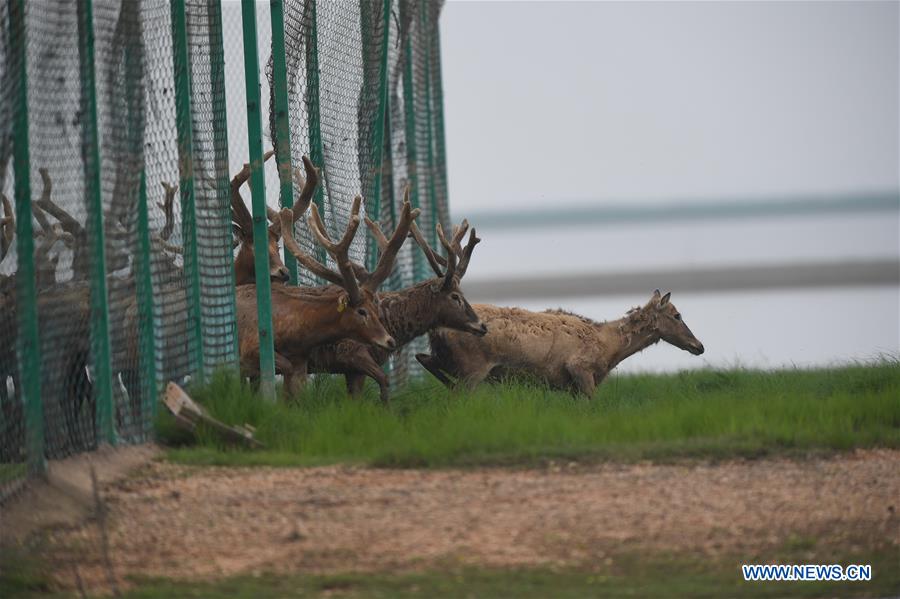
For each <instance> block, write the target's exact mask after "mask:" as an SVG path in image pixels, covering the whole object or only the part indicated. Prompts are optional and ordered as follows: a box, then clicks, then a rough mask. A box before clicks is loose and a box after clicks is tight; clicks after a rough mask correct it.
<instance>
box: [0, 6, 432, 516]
mask: <svg viewBox="0 0 900 599" xmlns="http://www.w3.org/2000/svg"><path fill="white" fill-rule="evenodd" d="M237 8H239V7H237V6H235V5H234V4H231V5H228V4H224V5H223V4H222V3H220V2H218V1H217V0H171V1H162V0H142V1H138V0H93V1H92V0H78V1H73V2H26V1H25V0H0V83H2V85H0V192H2V197H0V219H2V221H0V222H2V225H3V226H2V229H0V339H2V341H0V500H2V498H5V497H8V496H9V495H10V494H11V493H13V492H14V491H15V490H16V489H17V488H19V487H20V486H21V484H22V482H23V481H24V480H26V479H27V477H28V474H29V473H35V472H40V471H41V470H42V468H43V466H44V464H45V460H47V459H58V458H63V457H66V456H69V455H72V454H73V453H77V452H81V451H86V450H90V449H93V448H95V447H97V446H98V445H99V444H102V443H111V444H117V443H137V442H142V441H144V440H147V439H148V438H149V437H150V436H151V435H152V423H153V418H154V413H155V410H156V404H157V396H158V393H159V392H160V391H161V389H162V388H163V386H164V384H165V383H166V382H168V381H172V380H174V381H176V382H182V383H183V382H185V381H187V380H191V379H203V378H205V377H207V376H208V375H209V374H210V373H212V372H213V371H214V370H216V369H219V368H223V367H224V368H234V367H236V365H237V338H236V335H237V332H236V325H235V303H234V302H235V299H234V298H235V296H234V271H233V260H234V249H233V248H234V244H233V236H232V232H231V211H230V187H229V183H230V179H231V177H232V176H233V175H234V174H235V172H236V170H237V169H239V168H240V165H241V164H243V162H245V161H247V160H248V157H247V150H246V148H247V139H248V138H247V120H246V115H245V114H244V113H243V110H245V104H244V97H245V96H244V83H245V81H244V78H243V77H242V76H241V75H243V72H242V69H239V70H235V67H234V64H235V61H234V60H233V59H234V58H235V57H236V56H237V57H241V56H242V55H243V49H242V48H243V47H242V35H243V33H244V29H243V27H242V24H241V20H240V11H239V10H236V9H237ZM255 8H256V11H257V15H258V16H257V20H258V21H259V23H260V27H259V34H260V38H259V39H260V40H261V42H260V45H261V46H263V49H262V53H261V62H262V64H264V65H266V67H265V75H266V76H265V78H264V81H263V90H262V91H263V98H264V101H263V107H262V108H263V111H262V112H263V115H262V116H263V122H264V123H267V124H268V127H266V130H267V137H266V138H265V139H264V140H263V145H264V146H266V147H265V148H264V149H268V148H269V147H271V146H274V145H275V144H276V142H278V130H279V126H278V118H277V117H278V112H279V111H278V110H276V109H275V105H276V102H275V91H276V90H277V89H282V87H281V86H282V84H283V89H284V91H285V94H286V98H287V104H286V106H287V110H286V111H283V115H284V114H286V118H287V120H286V123H284V124H285V127H284V128H283V129H282V131H283V132H286V134H287V135H288V137H289V145H290V152H289V156H284V155H279V156H278V157H277V160H278V162H280V163H284V162H286V161H288V160H290V162H291V163H292V164H293V165H295V166H296V165H299V164H300V159H301V157H302V156H303V155H308V156H311V157H312V159H313V161H314V162H315V163H316V164H317V165H318V166H320V167H321V169H322V175H323V177H322V178H323V184H322V185H321V186H320V191H319V195H318V196H317V197H316V202H317V203H318V204H319V206H320V207H321V208H322V209H323V212H324V220H325V223H326V225H327V226H328V227H329V228H330V229H331V233H332V234H339V232H341V231H342V230H343V229H344V227H345V225H346V223H347V219H348V218H349V210H350V204H351V202H352V200H353V198H354V196H355V195H357V194H362V195H363V197H364V198H365V209H366V211H367V213H368V214H369V215H370V216H372V217H373V218H375V219H377V220H379V221H380V222H381V224H382V227H383V228H385V229H393V227H394V224H395V222H396V219H397V215H398V213H399V207H400V202H401V200H402V195H403V190H404V189H405V188H406V186H407V185H409V186H410V187H411V196H412V198H413V201H414V203H415V204H416V205H417V206H419V207H420V208H421V209H422V212H423V214H422V216H421V217H420V218H419V223H420V227H421V228H422V230H423V231H429V232H430V233H428V235H431V236H432V237H431V238H432V240H433V230H434V223H435V222H437V221H438V220H440V221H441V222H443V223H444V225H445V226H446V225H447V224H448V223H447V222H446V220H447V189H446V174H445V169H444V149H443V116H442V103H441V87H440V57H439V40H438V37H437V29H438V27H437V22H438V16H439V14H440V8H441V4H440V3H439V2H424V1H421V2H420V1H418V0H416V1H403V0H373V1H365V0H363V1H359V2H357V1H346V2H343V1H327V2H326V1H321V0H320V1H319V2H315V1H313V0H286V1H285V2H278V1H277V0H276V1H275V2H273V3H272V6H271V7H269V6H262V5H259V6H256V7H255ZM275 14H280V15H283V28H284V36H283V39H284V47H283V48H281V47H280V38H279V37H278V36H270V34H271V33H272V25H270V21H269V18H270V15H275ZM272 22H273V23H276V21H275V20H273V21H272ZM280 25H281V22H280V21H278V22H277V23H276V25H275V26H276V27H279V26H280ZM245 26H246V23H245V24H244V27H245ZM270 39H276V41H277V42H278V44H277V46H273V47H270V46H269V45H268V44H269V40H270ZM271 52H275V53H278V55H279V56H283V57H284V73H283V78H284V80H283V81H282V80H281V75H279V74H276V72H275V71H276V69H275V68H274V60H273V55H272V54H271ZM266 53H268V55H266ZM226 57H231V58H229V60H230V61H231V62H230V63H229V62H226ZM240 64H241V65H242V64H243V63H242V62H240ZM229 65H231V66H230V67H229ZM229 105H230V106H231V108H230V109H231V110H232V118H231V119H230V121H231V122H229V119H228V117H227V115H228V106H229ZM235 107H237V110H238V114H240V115H241V118H234V114H235V112H234V111H235ZM284 134H285V133H283V135H284ZM229 141H231V143H229ZM285 147H286V146H285ZM274 162H275V161H272V163H270V164H268V165H267V166H266V177H267V180H268V184H267V185H266V189H267V192H268V193H267V196H266V197H267V202H268V204H269V206H271V207H277V206H279V205H280V204H282V203H284V204H288V203H289V198H288V197H285V198H283V199H280V198H279V192H278V190H279V186H278V183H277V181H278V179H277V173H276V172H275V167H274ZM246 189H247V187H246V186H245V187H244V190H246ZM288 190H290V186H288ZM244 196H245V199H248V200H249V193H248V192H246V191H244ZM248 204H249V202H248ZM295 236H296V237H297V238H298V240H299V242H300V244H301V245H302V246H304V247H305V249H306V250H308V251H310V252H316V253H317V249H316V246H315V245H314V244H313V242H312V239H311V236H310V234H309V231H308V230H307V227H306V226H305V223H303V222H300V223H298V225H297V227H296V231H295ZM319 255H321V254H319ZM374 255H375V254H374V248H373V247H372V245H371V242H368V243H367V241H366V235H365V233H364V230H361V232H360V233H359V234H358V237H357V238H356V240H355V242H354V245H353V247H352V251H351V256H352V258H353V259H354V260H356V261H358V262H360V263H368V264H370V265H371V264H372V262H373V260H374ZM430 274H431V273H430V272H428V271H427V269H426V265H425V262H424V260H423V259H422V258H421V256H419V254H418V250H417V249H416V248H415V246H414V245H413V244H406V246H405V247H404V248H403V250H402V251H401V253H400V256H399V258H398V260H397V265H396V268H395V271H394V273H393V275H392V276H391V278H390V279H389V283H388V285H386V286H387V287H389V288H391V289H399V288H402V287H404V286H407V285H410V284H411V283H413V282H415V281H417V280H420V279H422V278H427V277H429V276H430ZM297 275H298V276H297V280H298V281H299V283H300V284H307V285H313V284H317V283H318V281H315V280H314V279H313V278H312V277H310V276H309V274H308V273H306V272H304V271H301V272H299V273H297ZM414 345H416V344H414ZM420 349H421V344H418V346H417V347H413V348H412V349H411V350H408V351H404V352H402V353H400V354H399V355H398V356H397V357H396V358H395V359H394V360H393V361H392V364H391V366H390V368H391V372H392V377H393V381H394V382H395V383H399V382H401V381H402V380H404V379H405V377H407V376H408V373H409V356H411V355H412V354H413V353H414V352H415V351H418V350H420Z"/></svg>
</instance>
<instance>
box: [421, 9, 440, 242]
mask: <svg viewBox="0 0 900 599" xmlns="http://www.w3.org/2000/svg"><path fill="white" fill-rule="evenodd" d="M427 31H428V0H419V36H420V37H421V36H422V35H423V33H424V32H427ZM423 45H424V46H425V89H424V90H420V91H421V92H422V93H424V94H425V120H426V123H427V125H428V137H427V142H426V143H427V144H428V148H427V150H426V153H425V156H426V160H427V161H428V206H429V213H430V214H431V227H429V228H430V229H431V236H432V244H433V245H434V246H435V247H437V233H436V232H435V228H434V226H435V225H436V224H437V223H438V221H439V218H438V209H437V188H436V187H435V184H434V136H433V130H434V120H433V118H432V114H431V98H432V96H431V64H430V63H431V57H430V52H429V51H428V43H427V41H426V42H425V43H424V44H423Z"/></svg>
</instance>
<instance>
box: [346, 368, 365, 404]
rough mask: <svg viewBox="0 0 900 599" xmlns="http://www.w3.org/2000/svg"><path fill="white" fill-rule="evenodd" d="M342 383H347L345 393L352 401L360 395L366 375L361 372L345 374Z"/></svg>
mask: <svg viewBox="0 0 900 599" xmlns="http://www.w3.org/2000/svg"><path fill="white" fill-rule="evenodd" d="M344 382H346V383H347V393H349V394H350V397H353V398H354V399H355V398H357V397H359V394H360V393H362V390H363V383H365V382H366V375H365V374H363V373H362V372H353V373H347V374H345V375H344Z"/></svg>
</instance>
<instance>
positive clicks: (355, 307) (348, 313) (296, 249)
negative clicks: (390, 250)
mask: <svg viewBox="0 0 900 599" xmlns="http://www.w3.org/2000/svg"><path fill="white" fill-rule="evenodd" d="M361 202H362V198H360V197H359V196H357V197H356V199H354V200H353V206H352V208H351V211H350V221H349V222H348V223H347V230H346V231H345V232H344V236H343V237H342V238H341V240H340V241H339V242H337V243H335V242H333V241H332V240H331V238H330V237H329V236H328V234H327V233H326V232H325V226H324V224H323V223H322V219H321V217H320V216H319V211H318V209H317V208H316V206H315V205H313V206H312V214H311V215H310V216H309V219H308V223H309V226H310V229H311V230H312V232H313V234H314V235H315V236H316V239H317V240H318V242H319V244H321V245H322V247H324V248H325V250H326V251H327V252H328V253H329V254H330V255H331V257H332V258H333V259H334V262H335V264H337V267H338V271H337V272H335V271H334V270H332V269H330V268H328V267H327V266H325V265H324V264H322V263H321V262H319V261H318V260H316V259H315V258H313V257H312V256H310V255H309V254H307V253H306V252H304V251H303V250H302V249H301V248H300V246H299V245H298V244H297V242H296V240H295V239H294V235H293V219H294V213H293V211H292V210H290V209H288V208H284V209H282V211H281V213H280V215H279V217H280V224H281V226H280V230H281V231H283V232H284V246H285V248H287V250H288V251H289V252H290V253H291V254H293V255H294V257H295V258H296V259H297V262H299V263H300V264H302V265H303V266H305V267H306V268H308V269H309V270H310V272H312V273H313V274H315V275H317V276H319V277H321V278H323V279H325V280H326V281H329V282H331V283H334V284H335V285H338V286H340V287H341V288H343V293H340V294H338V296H337V298H336V302H337V306H336V309H337V311H338V313H339V314H340V316H339V322H338V326H339V327H340V328H341V329H342V330H347V331H352V334H351V335H349V336H350V337H351V338H352V339H355V340H357V341H360V342H362V343H370V344H372V345H377V346H378V347H381V348H384V349H387V350H389V351H393V350H394V349H396V347H397V343H396V341H395V340H394V338H393V337H391V336H390V334H388V332H387V331H386V330H385V328H384V325H382V323H381V320H380V319H379V317H378V303H377V298H376V295H375V291H374V289H375V288H377V285H375V280H376V277H378V276H381V275H380V274H379V273H380V272H381V271H382V270H384V269H386V270H387V272H388V273H389V272H390V268H391V266H392V265H393V258H390V260H389V262H388V261H387V260H386V261H385V266H384V267H383V268H377V269H376V270H375V273H373V275H372V278H371V279H368V280H366V281H365V282H363V283H360V281H359V279H358V278H357V274H356V272H355V271H354V268H353V264H352V263H351V262H350V257H349V249H350V244H351V243H352V242H353V236H354V235H356V230H357V229H358V228H359V223H360V219H359V207H360V204H361ZM401 243H402V241H401ZM395 254H396V252H395ZM381 266H382V264H381V262H379V267H381ZM386 277H387V275H386V274H385V275H384V278H386ZM382 280H383V278H382ZM373 285H375V287H373Z"/></svg>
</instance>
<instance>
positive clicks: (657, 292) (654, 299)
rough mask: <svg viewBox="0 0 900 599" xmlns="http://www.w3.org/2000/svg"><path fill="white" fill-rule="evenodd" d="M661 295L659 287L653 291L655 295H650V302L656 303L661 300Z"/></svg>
mask: <svg viewBox="0 0 900 599" xmlns="http://www.w3.org/2000/svg"><path fill="white" fill-rule="evenodd" d="M659 297H660V293H659V289H655V290H654V291H653V295H651V296H650V303H651V304H655V303H657V302H659Z"/></svg>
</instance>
